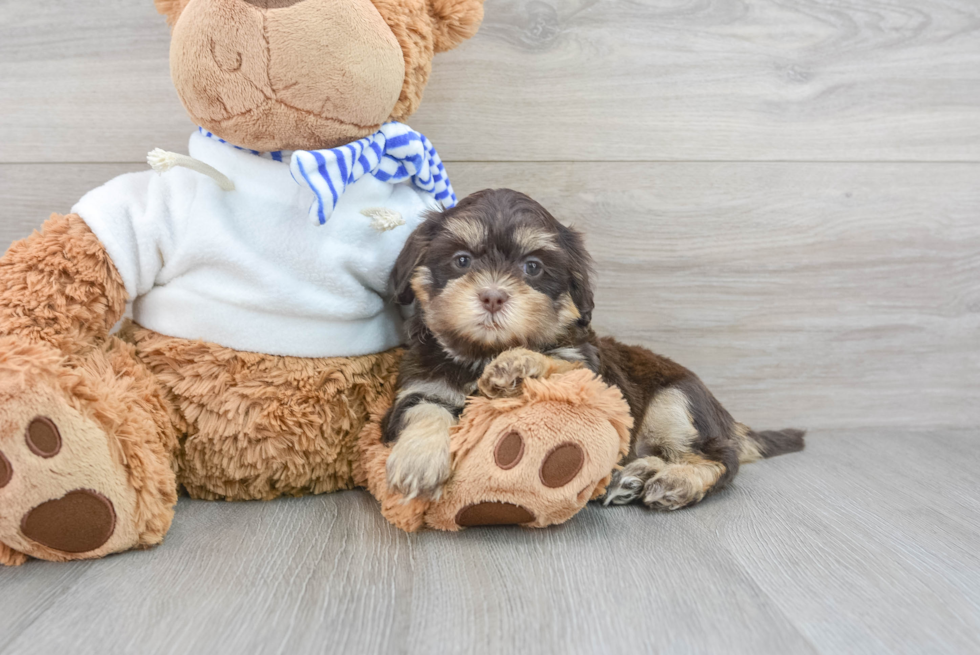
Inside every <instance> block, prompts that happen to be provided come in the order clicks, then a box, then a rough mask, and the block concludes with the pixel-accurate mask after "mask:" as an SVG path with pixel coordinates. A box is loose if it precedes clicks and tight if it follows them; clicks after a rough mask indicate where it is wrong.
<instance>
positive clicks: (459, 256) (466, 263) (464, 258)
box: [453, 252, 473, 269]
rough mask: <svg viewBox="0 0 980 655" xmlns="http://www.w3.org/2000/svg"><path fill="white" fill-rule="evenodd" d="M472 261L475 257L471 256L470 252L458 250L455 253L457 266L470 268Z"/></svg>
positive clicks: (454, 261)
mask: <svg viewBox="0 0 980 655" xmlns="http://www.w3.org/2000/svg"><path fill="white" fill-rule="evenodd" d="M472 263H473V258H472V257H471V256H470V254H469V253H465V252H458V253H456V254H455V255H453V265H455V266H456V268H460V269H464V268H469V267H470V264H472Z"/></svg>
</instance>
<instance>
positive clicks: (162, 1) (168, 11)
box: [153, 0, 191, 27]
mask: <svg viewBox="0 0 980 655" xmlns="http://www.w3.org/2000/svg"><path fill="white" fill-rule="evenodd" d="M190 1H191V0H153V2H154V3H155V4H156V6H157V11H158V12H160V13H161V14H163V15H164V16H166V17H167V25H169V26H170V27H173V26H174V24H175V23H176V22H177V18H179V17H180V12H182V11H184V7H186V6H187V4H188V3H189V2H190Z"/></svg>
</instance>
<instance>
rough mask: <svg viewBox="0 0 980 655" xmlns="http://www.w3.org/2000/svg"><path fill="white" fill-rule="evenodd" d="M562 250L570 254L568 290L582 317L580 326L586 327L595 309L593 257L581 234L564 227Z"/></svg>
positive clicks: (561, 232)
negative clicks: (586, 247)
mask: <svg viewBox="0 0 980 655" xmlns="http://www.w3.org/2000/svg"><path fill="white" fill-rule="evenodd" d="M558 238H559V240H560V241H561V244H562V248H563V249H564V251H565V252H566V253H568V258H569V262H568V271H569V281H568V288H569V292H570V294H571V296H572V302H574V303H575V307H576V309H578V312H579V314H581V315H582V317H581V318H580V319H579V321H578V324H579V325H580V326H582V327H586V326H587V325H588V324H589V323H591V322H592V310H593V309H595V302H594V300H593V292H592V257H591V256H590V255H589V251H588V250H586V249H585V239H584V237H583V236H582V233H581V232H578V231H576V230H573V229H571V228H567V227H564V226H562V227H561V230H560V232H559V234H558Z"/></svg>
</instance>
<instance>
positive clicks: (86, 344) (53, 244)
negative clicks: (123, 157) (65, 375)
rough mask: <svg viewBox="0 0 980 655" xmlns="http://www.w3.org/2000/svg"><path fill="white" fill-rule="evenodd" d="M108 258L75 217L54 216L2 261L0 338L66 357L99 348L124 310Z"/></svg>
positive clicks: (120, 287) (123, 290) (118, 282)
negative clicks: (50, 349) (54, 350)
mask: <svg viewBox="0 0 980 655" xmlns="http://www.w3.org/2000/svg"><path fill="white" fill-rule="evenodd" d="M126 297H127V296H126V288H125V286H124V285H123V281H122V278H121V277H120V275H119V273H118V271H117V270H116V268H115V266H114V264H113V263H112V260H111V259H110V257H109V254H108V253H107V252H106V250H105V248H104V247H103V245H102V243H101V242H100V241H99V239H98V238H97V237H96V236H95V234H93V233H92V231H91V230H90V229H89V227H88V226H87V225H86V224H85V222H84V221H83V220H82V219H81V218H80V217H79V216H78V215H75V214H69V215H67V216H61V215H58V214H55V215H52V217H51V218H50V219H49V220H48V221H46V222H45V223H44V226H43V227H42V229H41V231H40V232H34V234H32V235H31V236H29V237H27V238H26V239H22V240H21V241H18V242H16V243H14V244H13V245H11V247H10V249H9V250H8V251H7V252H6V254H5V255H4V256H3V258H2V259H0V334H3V335H8V336H13V337H22V338H24V339H27V340H29V341H30V342H35V343H36V342H46V343H49V344H51V345H53V346H54V347H56V348H58V349H59V350H60V351H61V352H62V353H64V354H66V355H72V354H77V353H80V352H84V351H85V350H87V349H88V348H90V347H91V346H93V345H96V344H99V343H103V342H105V340H106V339H108V337H109V331H110V330H111V329H112V327H113V326H114V325H115V324H116V323H117V322H118V321H119V320H120V319H121V318H122V316H123V313H124V312H125V310H126Z"/></svg>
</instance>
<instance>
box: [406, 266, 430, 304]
mask: <svg viewBox="0 0 980 655" xmlns="http://www.w3.org/2000/svg"><path fill="white" fill-rule="evenodd" d="M410 284H411V285H412V291H414V292H415V298H416V299H417V300H418V301H419V304H420V305H422V306H423V307H425V306H426V305H428V304H429V287H430V286H431V285H432V271H430V270H429V269H428V268H427V267H425V266H420V267H418V268H417V269H416V270H415V275H413V276H412V281H411V283H410Z"/></svg>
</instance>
